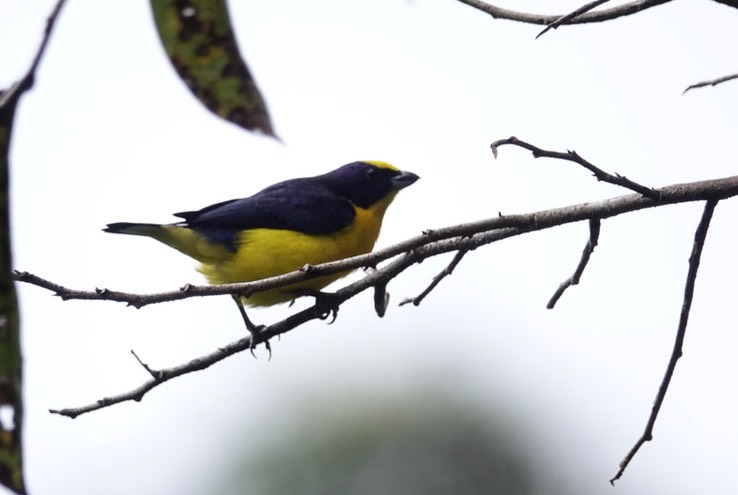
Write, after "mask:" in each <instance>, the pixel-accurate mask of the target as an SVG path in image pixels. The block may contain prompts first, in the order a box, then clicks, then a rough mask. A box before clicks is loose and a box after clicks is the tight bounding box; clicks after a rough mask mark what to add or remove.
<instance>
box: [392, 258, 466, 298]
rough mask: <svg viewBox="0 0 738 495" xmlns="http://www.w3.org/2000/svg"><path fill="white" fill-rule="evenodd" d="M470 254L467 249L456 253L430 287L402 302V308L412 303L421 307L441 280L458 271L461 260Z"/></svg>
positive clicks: (434, 278)
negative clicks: (455, 270)
mask: <svg viewBox="0 0 738 495" xmlns="http://www.w3.org/2000/svg"><path fill="white" fill-rule="evenodd" d="M468 252H469V251H468V250H465V249H464V250H460V251H458V252H457V253H456V255H455V256H454V258H453V259H452V260H451V263H449V264H448V265H447V266H446V268H444V269H443V270H441V272H440V273H439V274H438V275H436V276H435V277H433V280H432V281H431V283H430V285H428V287H426V288H425V290H424V291H423V292H421V293H420V294H418V295H417V296H415V297H408V298H407V299H405V300H403V301H402V302H400V306H404V305H406V304H410V303H412V304H413V306H420V303H421V302H423V299H425V298H426V296H427V295H428V294H430V293H431V291H432V290H433V289H435V288H436V286H437V285H438V284H440V283H441V280H443V279H444V278H446V277H448V276H449V275H451V274H452V273H453V272H454V269H456V266H457V265H458V264H459V263H461V260H462V259H463V258H464V256H465V255H466V253H468Z"/></svg>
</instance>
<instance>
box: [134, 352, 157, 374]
mask: <svg viewBox="0 0 738 495" xmlns="http://www.w3.org/2000/svg"><path fill="white" fill-rule="evenodd" d="M131 354H133V357H135V358H136V361H138V364H140V365H141V366H142V367H143V369H145V370H146V371H147V372H148V374H149V375H151V377H152V378H154V379H158V378H159V372H158V371H156V370H154V369H152V368H151V366H149V365H148V364H146V363H144V362H143V361H141V358H140V357H138V354H136V351H134V350H133V349H131Z"/></svg>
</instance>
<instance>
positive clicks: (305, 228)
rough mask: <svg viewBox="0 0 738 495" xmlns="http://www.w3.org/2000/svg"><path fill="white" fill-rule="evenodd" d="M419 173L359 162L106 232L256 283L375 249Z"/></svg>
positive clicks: (316, 286) (210, 273)
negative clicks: (388, 214) (161, 220)
mask: <svg viewBox="0 0 738 495" xmlns="http://www.w3.org/2000/svg"><path fill="white" fill-rule="evenodd" d="M418 178H419V177H418V176H417V175H415V174H413V173H411V172H402V171H401V170H399V169H397V168H396V167H394V166H392V165H390V164H389V163H385V162H380V161H360V162H353V163H349V164H348V165H344V166H342V167H340V168H338V169H336V170H334V171H332V172H328V173H327V174H323V175H318V176H315V177H306V178H300V179H291V180H286V181H284V182H279V183H277V184H274V185H272V186H269V187H267V188H266V189H264V190H262V191H260V192H258V193H256V194H254V195H253V196H250V197H248V198H242V199H233V200H230V201H224V202H222V203H217V204H214V205H212V206H208V207H205V208H203V209H201V210H197V211H186V212H182V213H175V214H174V215H175V216H177V217H180V218H182V220H181V221H179V222H176V223H171V224H164V225H159V224H152V223H125V222H121V223H111V224H109V225H108V226H107V227H106V228H105V229H104V230H105V232H112V233H115V234H131V235H141V236H146V237H153V238H154V239H156V240H158V241H160V242H163V243H164V244H166V245H167V246H170V247H172V248H174V249H176V250H178V251H180V252H182V253H184V254H186V255H187V256H190V257H191V258H194V259H196V260H197V261H199V262H200V263H201V266H200V268H199V271H200V272H201V273H202V274H204V275H205V277H206V278H207V279H208V281H209V282H210V283H212V284H226V283H234V282H251V281H254V280H259V279H263V278H268V277H274V276H277V275H282V274H284V273H289V272H291V271H294V270H297V269H300V268H302V267H303V266H305V265H306V264H311V265H317V264H320V263H325V262H328V261H335V260H339V259H343V258H348V257H351V256H356V255H359V254H365V253H368V252H370V251H371V250H372V249H373V248H374V243H375V242H376V240H377V237H378V236H379V230H380V228H381V226H382V219H383V218H384V213H385V211H386V210H387V207H388V206H389V205H390V203H391V202H392V200H393V199H394V198H395V195H396V194H397V192H398V191H400V190H401V189H404V188H406V187H407V186H410V185H412V184H413V183H415V181H417V180H418ZM348 273H349V272H341V273H336V274H333V275H326V276H323V277H319V278H314V279H311V280H306V281H303V282H299V283H296V284H293V285H290V286H288V287H284V288H280V289H273V290H269V291H266V292H260V293H257V294H253V295H252V296H250V297H248V298H240V302H241V304H246V305H248V306H271V305H274V304H279V303H282V302H288V301H291V300H293V299H295V298H296V297H298V296H299V295H304V294H318V293H319V291H320V290H321V289H322V288H323V287H325V286H326V285H328V284H330V283H331V282H333V281H335V280H337V279H339V278H341V277H344V276H346V275H347V274H348ZM239 308H240V309H241V312H242V315H243V316H244V320H245V321H246V324H247V326H249V324H250V322H249V321H248V319H247V318H246V314H245V312H244V311H243V308H241V306H240V305H239ZM251 326H252V327H253V325H251ZM249 330H251V331H252V333H254V331H253V329H252V328H251V327H249Z"/></svg>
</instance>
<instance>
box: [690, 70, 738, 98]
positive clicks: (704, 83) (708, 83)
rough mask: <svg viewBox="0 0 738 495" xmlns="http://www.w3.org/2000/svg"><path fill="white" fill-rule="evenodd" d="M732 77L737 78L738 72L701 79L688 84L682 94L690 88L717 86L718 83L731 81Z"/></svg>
mask: <svg viewBox="0 0 738 495" xmlns="http://www.w3.org/2000/svg"><path fill="white" fill-rule="evenodd" d="M733 79H738V74H731V75H729V76H723V77H718V78H717V79H712V80H710V81H702V82H698V83H695V84H692V85H691V86H688V87H687V89H685V90H684V92H683V93H682V94H685V93H686V92H687V91H689V90H690V89H696V88H703V87H705V86H717V85H718V84H722V83H724V82H727V81H732V80H733Z"/></svg>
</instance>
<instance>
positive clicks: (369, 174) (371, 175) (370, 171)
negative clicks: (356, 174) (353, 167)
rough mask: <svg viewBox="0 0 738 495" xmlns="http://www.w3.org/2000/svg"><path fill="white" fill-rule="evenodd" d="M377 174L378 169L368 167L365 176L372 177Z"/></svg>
mask: <svg viewBox="0 0 738 495" xmlns="http://www.w3.org/2000/svg"><path fill="white" fill-rule="evenodd" d="M378 175H379V169H378V168H374V167H372V168H370V169H369V171H368V172H367V173H366V176H367V177H369V178H370V179H373V178H375V177H376V176H378Z"/></svg>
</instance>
